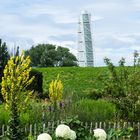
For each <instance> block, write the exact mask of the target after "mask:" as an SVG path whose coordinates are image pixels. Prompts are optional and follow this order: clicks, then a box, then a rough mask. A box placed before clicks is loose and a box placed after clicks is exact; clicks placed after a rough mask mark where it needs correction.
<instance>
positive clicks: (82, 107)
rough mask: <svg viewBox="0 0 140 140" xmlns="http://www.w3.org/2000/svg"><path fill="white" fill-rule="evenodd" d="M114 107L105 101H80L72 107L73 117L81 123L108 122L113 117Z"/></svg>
mask: <svg viewBox="0 0 140 140" xmlns="http://www.w3.org/2000/svg"><path fill="white" fill-rule="evenodd" d="M115 111H116V109H115V106H114V105H113V104H112V103H109V102H107V101H105V100H97V101H95V100H91V99H82V100H80V101H78V102H76V103H75V104H74V105H73V108H72V112H73V115H78V117H79V119H80V120H81V121H83V122H85V121H87V122H91V121H109V120H112V119H113V118H114V117H115Z"/></svg>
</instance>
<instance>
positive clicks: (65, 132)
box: [55, 124, 76, 140]
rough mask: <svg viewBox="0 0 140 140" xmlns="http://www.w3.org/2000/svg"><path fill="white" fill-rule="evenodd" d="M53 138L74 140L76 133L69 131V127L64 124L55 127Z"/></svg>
mask: <svg viewBox="0 0 140 140" xmlns="http://www.w3.org/2000/svg"><path fill="white" fill-rule="evenodd" d="M55 136H56V137H57V138H63V139H65V140H75V139H76V133H75V131H73V130H71V129H70V127H69V126H67V125H65V124H60V125H58V126H57V128H56V130H55Z"/></svg>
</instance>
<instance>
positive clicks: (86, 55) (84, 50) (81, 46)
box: [78, 11, 94, 67]
mask: <svg viewBox="0 0 140 140" xmlns="http://www.w3.org/2000/svg"><path fill="white" fill-rule="evenodd" d="M78 63H79V66H80V67H93V66H94V62H93V46H92V33H91V15H90V14H89V13H88V12H87V11H84V12H82V14H81V16H80V20H79V29H78Z"/></svg>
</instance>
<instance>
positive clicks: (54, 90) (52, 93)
mask: <svg viewBox="0 0 140 140" xmlns="http://www.w3.org/2000/svg"><path fill="white" fill-rule="evenodd" d="M62 93H63V85H62V82H61V80H60V79H59V75H58V76H57V79H56V80H52V82H51V83H50V86H49V98H50V101H51V102H52V103H53V104H55V102H56V103H59V102H60V101H61V99H62Z"/></svg>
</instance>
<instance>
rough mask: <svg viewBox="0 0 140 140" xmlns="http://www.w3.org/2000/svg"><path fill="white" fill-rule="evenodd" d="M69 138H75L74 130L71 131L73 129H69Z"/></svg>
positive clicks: (72, 139) (71, 139)
mask: <svg viewBox="0 0 140 140" xmlns="http://www.w3.org/2000/svg"><path fill="white" fill-rule="evenodd" d="M69 139H70V140H75V139H76V133H75V131H73V130H71V131H70V136H69Z"/></svg>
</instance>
